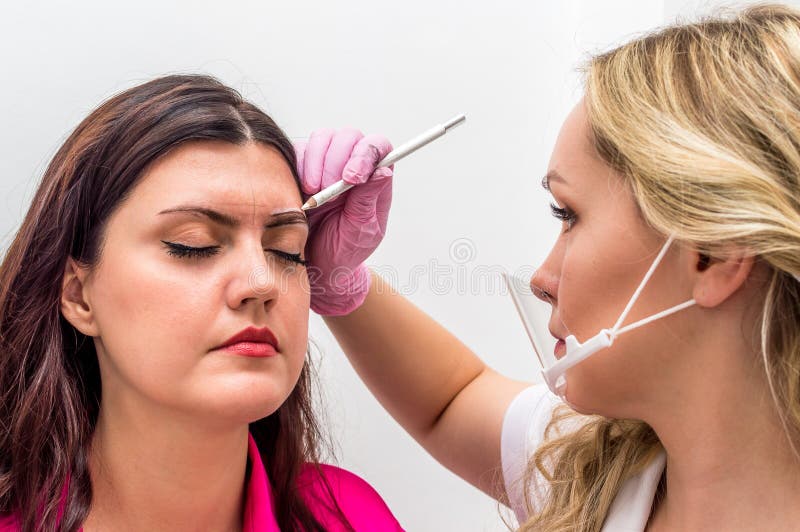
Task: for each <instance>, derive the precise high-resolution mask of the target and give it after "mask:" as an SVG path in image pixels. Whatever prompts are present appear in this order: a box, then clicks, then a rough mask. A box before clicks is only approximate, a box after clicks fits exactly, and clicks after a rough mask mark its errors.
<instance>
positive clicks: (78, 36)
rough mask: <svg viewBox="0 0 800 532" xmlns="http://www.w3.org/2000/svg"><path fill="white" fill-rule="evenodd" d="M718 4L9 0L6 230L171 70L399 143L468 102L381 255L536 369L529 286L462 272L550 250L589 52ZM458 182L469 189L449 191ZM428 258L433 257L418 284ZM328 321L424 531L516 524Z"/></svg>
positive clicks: (360, 454) (362, 434) (406, 281)
mask: <svg viewBox="0 0 800 532" xmlns="http://www.w3.org/2000/svg"><path fill="white" fill-rule="evenodd" d="M718 3H719V2H700V1H697V0H690V1H685V0H683V1H682V0H638V1H637V0H605V1H591V0H562V1H560V2H530V1H523V0H517V1H512V0H494V1H492V2H485V1H476V0H440V1H438V2H436V1H431V0H427V1H423V0H405V1H404V2H396V3H388V2H380V1H375V0H370V1H368V0H342V1H337V2H323V1H315V2H312V1H308V0H296V1H292V2H264V1H260V2H258V1H252V2H248V1H243V0H237V1H233V0H232V1H228V2H219V1H208V0H202V1H201V0H196V1H193V2H183V3H178V2H175V3H167V2H164V1H163V0H161V1H155V0H139V1H137V2H130V3H124V4H123V3H117V2H103V1H99V0H87V1H84V2H67V1H51V2H8V3H4V5H3V7H2V8H0V58H2V61H1V62H0V68H2V83H0V116H2V120H3V122H4V127H0V146H2V148H0V150H1V151H0V153H2V156H1V157H0V197H1V198H2V201H3V204H2V207H3V208H0V244H2V249H3V250H5V249H6V247H7V245H8V244H9V242H10V240H11V238H12V237H13V233H14V231H15V230H16V228H17V227H18V225H19V223H20V221H21V220H22V218H23V216H24V214H25V212H26V210H27V208H28V205H29V203H30V200H31V198H32V195H33V191H34V190H35V187H36V186H37V184H38V180H39V177H40V175H41V173H42V171H43V169H44V167H45V166H46V164H47V162H48V161H49V159H50V157H51V156H52V155H53V153H54V152H55V150H56V149H57V147H58V146H59V145H60V143H61V142H62V141H63V140H64V139H65V137H66V135H67V134H68V133H69V132H70V130H71V129H72V128H73V127H74V126H75V125H77V123H78V122H79V121H80V120H81V119H82V118H83V117H84V116H85V115H86V114H87V113H88V112H89V111H90V110H91V109H92V108H94V107H95V106H96V105H97V104H98V103H99V102H100V101H101V100H103V99H104V98H106V97H108V96H110V95H111V94H113V93H115V92H117V91H119V90H122V89H125V88H127V87H130V86H131V85H134V84H137V83H139V82H142V81H145V80H147V79H150V78H152V77H154V76H158V75H163V74H166V73H173V72H205V73H210V74H213V75H216V76H218V77H220V78H221V79H222V80H223V81H225V82H226V83H228V84H230V85H232V86H234V87H236V88H238V89H239V90H241V91H242V92H243V94H244V95H245V96H246V97H248V98H250V99H251V100H252V101H254V102H255V103H256V104H258V105H260V106H261V107H262V108H263V109H264V110H266V111H267V112H268V113H270V114H271V115H272V116H273V117H274V118H275V119H276V120H277V121H278V123H279V124H281V125H282V126H283V127H284V129H285V130H286V131H287V132H288V133H289V135H290V136H292V137H297V138H299V137H303V136H305V135H307V134H308V133H309V132H310V131H311V130H312V129H314V128H317V127H321V126H334V127H339V126H345V125H352V126H356V127H359V128H361V129H363V130H365V131H368V132H381V133H384V134H386V135H387V136H388V137H389V138H391V139H392V140H393V141H394V142H395V144H399V143H400V142H403V141H405V140H407V139H408V138H410V137H411V136H413V135H415V134H417V133H418V132H420V131H422V130H424V129H426V128H428V127H430V126H431V125H433V124H435V123H437V122H439V121H443V120H445V119H447V118H449V117H450V116H452V115H454V114H456V113H459V112H465V113H467V115H468V121H467V124H466V125H465V126H462V127H461V128H459V129H458V130H456V131H454V132H453V133H452V134H450V135H448V136H447V137H445V138H444V139H441V140H439V141H437V143H436V144H434V145H431V146H430V147H428V148H425V149H424V150H423V151H421V152H419V153H417V154H415V155H414V156H413V157H411V158H409V159H407V160H404V161H402V162H401V163H399V164H398V165H397V167H396V176H397V179H396V186H395V199H394V206H393V212H392V216H391V219H390V227H389V231H388V234H387V237H386V240H385V243H384V244H383V246H382V248H381V249H380V250H379V251H378V252H377V253H376V255H375V256H374V257H373V259H372V261H371V262H372V264H373V265H374V266H376V267H378V268H379V269H381V270H382V271H383V272H385V273H390V274H391V275H393V276H394V278H395V279H396V280H397V283H398V286H399V288H400V289H401V290H402V291H404V293H406V294H407V295H408V296H409V297H410V298H411V299H412V300H413V301H414V302H415V303H416V304H418V305H419V306H421V307H422V308H423V309H425V310H426V311H428V312H429V313H430V314H432V315H433V316H434V317H435V318H437V319H438V320H440V321H441V322H442V323H443V324H444V325H445V326H446V327H448V328H449V329H450V330H451V331H453V332H454V333H455V334H456V335H457V336H459V337H460V338H461V339H462V340H463V341H464V342H465V343H466V344H467V345H469V346H470V347H472V348H473V349H474V350H475V351H476V352H478V353H479V354H480V355H481V356H482V357H484V358H485V360H486V361H487V362H488V363H489V364H490V365H492V366H494V367H495V368H497V369H498V370H500V371H501V372H503V373H506V374H508V375H513V376H516V377H517V378H523V379H536V378H537V377H536V374H537V367H536V362H535V357H534V356H533V354H532V352H531V349H530V346H529V344H528V343H527V339H526V337H525V334H524V331H523V329H522V326H521V324H519V322H518V320H517V317H516V315H515V313H514V310H513V306H512V304H511V302H510V300H509V299H508V298H507V297H504V296H502V295H500V294H499V293H498V292H499V290H498V289H495V290H491V287H489V286H486V285H483V286H478V287H476V289H471V288H470V287H469V286H467V288H466V289H463V288H459V284H458V283H459V275H461V276H463V277H462V278H465V279H470V278H471V277H472V278H475V274H476V272H477V271H479V269H480V268H481V267H483V268H489V267H495V268H502V269H505V270H509V271H513V270H516V269H517V268H519V267H520V266H522V265H531V264H536V263H537V261H538V260H540V259H542V258H543V257H544V256H545V254H546V251H547V249H548V247H549V245H550V244H551V242H552V240H553V238H554V236H555V234H556V231H557V227H558V224H557V223H556V222H555V220H553V219H551V217H550V216H549V211H548V207H547V198H546V196H545V194H544V192H543V191H541V189H540V187H539V182H540V179H541V176H542V175H543V174H544V172H545V170H546V166H547V162H548V158H549V152H550V149H551V148H552V144H553V141H554V139H555V136H556V134H557V132H558V128H559V126H560V123H561V121H562V120H563V118H564V117H565V115H566V113H567V112H568V110H569V109H570V108H571V106H572V105H573V104H574V103H575V102H576V101H577V99H578V98H579V97H580V82H579V76H578V75H577V73H576V72H575V67H576V66H577V65H578V62H579V60H580V59H581V58H583V57H585V56H586V54H587V53H589V52H592V51H596V50H598V49H601V48H606V47H608V46H610V45H612V44H614V43H619V42H622V41H623V40H625V39H626V38H629V37H631V36H633V35H635V34H637V33H640V32H643V31H646V30H649V29H652V28H654V27H656V26H659V25H662V24H664V23H666V22H670V21H672V20H674V19H675V17H677V16H681V17H689V18H692V17H694V16H695V15H696V14H698V13H706V12H708V11H709V10H710V7H712V6H715V5H717V4H718ZM740 3H741V2H740ZM790 3H792V4H795V5H798V7H800V0H796V1H794V2H790ZM729 5H730V4H729ZM479 185H481V186H483V187H484V188H483V189H479V188H478V186H479ZM452 196H455V197H456V198H457V202H456V203H454V204H453V205H450V206H448V207H446V208H445V207H444V206H443V205H444V204H445V202H446V201H447V199H448V197H452ZM434 268H439V271H440V277H439V282H440V284H439V286H438V287H437V286H434V285H433V281H432V279H431V277H430V276H431V275H432V271H433V270H434ZM442 268H450V271H451V272H452V273H451V275H449V276H447V275H441V272H442V271H443V270H442ZM412 271H419V272H425V273H424V274H423V275H422V276H421V277H419V278H418V282H417V283H416V284H412V283H411V281H410V279H411V272H412ZM448 280H449V281H448ZM442 282H450V283H452V284H453V286H452V287H451V288H450V289H446V287H444V286H443V285H442V284H441V283H442ZM311 336H312V337H313V338H314V339H315V340H316V342H317V343H318V344H319V346H320V347H321V352H322V354H321V364H320V365H321V368H320V373H321V380H322V383H323V392H324V396H325V400H326V403H327V410H328V425H329V427H330V430H331V432H332V434H333V437H334V438H335V440H336V441H337V442H338V443H339V453H338V454H339V458H340V463H341V464H342V465H343V466H344V467H347V468H350V469H352V470H354V471H355V472H357V473H359V474H361V475H362V476H363V477H364V478H366V479H367V480H368V481H370V482H371V483H372V484H373V485H374V486H375V487H376V488H377V489H378V490H379V491H380V492H381V493H382V495H383V496H384V498H385V499H386V500H387V502H388V503H389V505H390V507H391V508H392V509H393V510H394V512H395V513H396V515H397V516H398V518H399V519H400V521H401V522H402V523H403V524H404V525H405V526H406V528H407V529H408V530H413V531H450V530H454V531H455V530H458V531H472V530H476V531H479V530H485V531H499V530H505V527H504V525H503V523H502V521H501V519H500V514H499V512H498V506H497V504H496V503H494V502H493V501H491V500H490V499H488V498H487V497H485V496H484V495H482V494H481V493H479V492H478V491H477V490H475V489H474V488H472V487H471V486H469V485H467V484H466V483H464V482H462V481H460V480H459V479H458V478H456V477H455V476H454V475H452V474H451V473H449V472H448V471H446V470H445V469H444V468H442V467H441V466H439V465H438V464H437V463H436V462H435V461H433V460H432V459H431V458H430V457H428V455H427V454H426V453H425V452H424V451H422V450H421V449H420V448H419V447H418V446H417V445H416V444H415V443H414V442H413V441H412V440H411V439H410V438H409V437H408V436H407V435H406V434H405V433H404V432H403V431H402V430H401V429H400V428H398V426H397V425H396V424H395V423H394V422H393V421H392V420H391V419H390V418H389V417H388V416H387V415H386V414H385V413H384V411H383V410H382V409H381V408H380V407H379V406H378V405H377V403H376V402H375V401H374V400H373V399H372V397H371V396H370V395H369V394H368V393H367V392H366V390H365V388H364V386H363V385H362V384H361V383H360V381H359V380H358V379H357V377H356V376H355V374H354V372H353V371H352V369H351V368H350V366H349V364H348V363H347V361H346V359H345V358H344V356H343V355H342V353H341V351H340V350H339V349H338V347H337V345H336V343H335V342H334V340H333V339H332V337H331V336H330V334H329V333H328V332H327V330H326V329H325V328H324V325H323V324H322V321H321V320H320V319H318V318H316V317H314V319H313V320H312V328H311ZM430 356H432V357H433V356H436V353H430Z"/></svg>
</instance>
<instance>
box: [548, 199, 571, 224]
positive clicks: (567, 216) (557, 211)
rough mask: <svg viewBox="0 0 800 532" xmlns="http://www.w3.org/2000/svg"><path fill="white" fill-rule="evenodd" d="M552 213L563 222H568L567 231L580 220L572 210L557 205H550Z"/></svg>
mask: <svg viewBox="0 0 800 532" xmlns="http://www.w3.org/2000/svg"><path fill="white" fill-rule="evenodd" d="M550 212H551V213H552V214H553V216H555V217H556V218H558V219H559V220H561V221H562V222H566V224H567V229H571V228H572V226H573V225H574V224H575V220H577V218H578V217H577V216H576V215H575V213H574V212H573V211H572V210H571V209H570V208H568V207H567V208H561V207H559V206H558V205H556V204H555V203H551V204H550Z"/></svg>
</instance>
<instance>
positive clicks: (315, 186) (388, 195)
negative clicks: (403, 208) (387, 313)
mask: <svg viewBox="0 0 800 532" xmlns="http://www.w3.org/2000/svg"><path fill="white" fill-rule="evenodd" d="M391 150H392V145H391V144H390V143H389V140H388V139H386V138H385V137H382V136H379V135H370V136H366V137H365V136H364V135H363V134H362V133H361V132H360V131H357V130H355V129H342V130H339V131H334V130H332V129H320V130H317V131H314V132H313V133H312V134H311V137H309V139H308V141H307V142H297V143H295V151H296V153H297V170H298V174H299V175H300V184H301V188H302V191H303V193H304V194H305V195H306V196H305V197H304V198H303V199H304V200H305V199H307V197H309V196H312V195H313V194H316V193H317V192H319V191H320V190H322V189H324V188H325V187H327V186H329V185H331V184H333V183H335V182H336V181H339V180H340V179H344V180H345V181H346V182H347V183H351V184H354V185H355V186H354V187H353V188H351V189H350V190H348V191H347V192H345V193H344V194H342V195H340V196H339V197H337V198H334V199H332V200H330V201H329V202H327V203H325V204H324V205H322V206H320V207H317V208H315V209H311V210H309V211H306V213H307V215H308V221H309V226H310V234H309V238H308V243H307V244H306V260H307V261H308V262H309V265H308V277H309V281H310V283H311V309H312V310H313V311H314V312H316V313H318V314H321V315H323V316H341V315H344V314H349V313H350V312H352V311H354V310H355V309H356V308H358V307H359V306H360V305H361V304H362V303H363V302H364V299H365V298H366V296H367V291H368V290H369V286H370V275H369V270H368V269H367V267H366V266H365V265H364V260H365V259H366V258H367V257H369V256H370V254H372V252H373V251H374V250H375V248H376V247H377V246H378V244H379V243H380V242H381V240H382V239H383V235H384V234H385V233H386V220H387V218H388V216H389V205H390V204H391V200H392V175H393V167H385V168H378V169H377V170H375V166H376V165H377V163H378V162H379V161H380V160H381V159H383V158H384V157H385V156H386V154H388V153H389V152H390V151H391Z"/></svg>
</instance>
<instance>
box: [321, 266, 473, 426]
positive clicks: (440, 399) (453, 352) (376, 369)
mask: <svg viewBox="0 0 800 532" xmlns="http://www.w3.org/2000/svg"><path fill="white" fill-rule="evenodd" d="M325 321H326V323H327V324H328V327H329V328H330V329H331V331H332V332H333V333H334V335H335V336H336V338H337V340H338V341H339V344H340V345H341V347H342V349H343V350H344V351H345V353H346V354H347V356H348V358H349V359H350V362H351V363H352V365H353V367H354V368H355V370H356V371H357V372H358V374H359V376H360V377H361V378H362V379H363V380H364V382H365V383H366V385H367V387H368V388H369V389H370V391H371V392H372V393H373V394H374V395H375V397H376V398H377V399H378V400H379V401H380V403H381V404H382V405H383V406H384V408H386V410H387V411H388V412H389V413H390V414H391V415H392V417H394V418H395V419H396V420H397V421H398V423H400V424H401V425H402V426H403V427H404V428H405V429H406V430H407V431H408V432H409V433H410V434H411V435H412V436H413V437H414V438H416V439H417V440H421V439H424V438H425V436H426V435H427V434H428V433H429V432H430V431H431V430H432V429H433V428H434V427H435V425H436V423H437V421H438V420H439V419H440V417H441V415H442V413H443V412H444V411H445V410H446V408H447V407H448V405H449V404H450V403H451V402H452V401H453V399H454V398H455V397H456V395H458V393H459V392H460V391H461V390H463V389H464V388H465V387H466V386H467V385H468V384H469V383H470V382H472V381H473V380H475V379H476V378H477V377H478V376H479V375H480V374H481V373H482V372H483V371H484V370H485V369H486V366H485V364H484V363H483V362H482V361H481V360H480V359H479V358H478V357H477V356H476V355H475V354H474V353H473V352H472V351H470V349H469V348H467V347H466V346H465V345H464V344H462V343H461V342H460V341H459V340H458V339H457V338H456V337H455V336H453V335H452V334H450V333H449V332H447V330H445V329H444V328H443V327H442V326H441V325H439V324H438V323H436V322H435V321H434V320H433V319H432V318H431V317H429V316H428V315H426V314H425V313H424V312H422V311H421V310H419V309H418V308H417V307H416V306H414V305H413V304H412V303H411V302H410V301H408V300H407V299H405V298H404V297H402V296H400V295H399V294H397V293H395V292H394V291H393V290H392V288H391V287H390V286H389V285H388V283H387V282H386V281H384V280H383V279H382V278H381V277H379V276H377V275H376V274H374V273H373V274H372V286H371V288H370V292H369V295H368V296H367V298H366V300H365V301H364V303H363V305H361V307H359V308H358V309H356V310H355V311H354V312H352V313H350V314H348V315H346V316H337V317H326V318H325Z"/></svg>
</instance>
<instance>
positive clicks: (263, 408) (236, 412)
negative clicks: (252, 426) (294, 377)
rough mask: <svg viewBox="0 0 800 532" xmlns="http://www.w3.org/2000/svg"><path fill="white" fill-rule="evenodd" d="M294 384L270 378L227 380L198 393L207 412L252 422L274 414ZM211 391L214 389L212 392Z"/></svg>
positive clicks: (233, 420)
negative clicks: (277, 382) (285, 383)
mask: <svg viewBox="0 0 800 532" xmlns="http://www.w3.org/2000/svg"><path fill="white" fill-rule="evenodd" d="M292 389H293V387H289V386H280V385H277V384H276V383H275V382H274V381H272V380H270V379H247V382H238V383H237V382H234V383H232V382H226V383H224V384H221V385H217V386H214V387H213V388H212V390H213V391H212V390H206V391H204V393H203V394H202V396H201V397H198V401H197V405H200V407H201V410H202V411H203V413H204V415H205V416H212V417H215V418H217V419H219V420H226V421H229V422H233V423H236V424H241V423H252V422H254V421H257V420H259V419H261V418H264V417H267V416H269V415H272V414H274V413H275V412H276V411H277V410H278V408H280V407H281V405H282V404H283V403H284V402H285V401H286V399H287V398H288V397H289V394H290V393H291V392H292ZM209 392H211V393H209Z"/></svg>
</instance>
